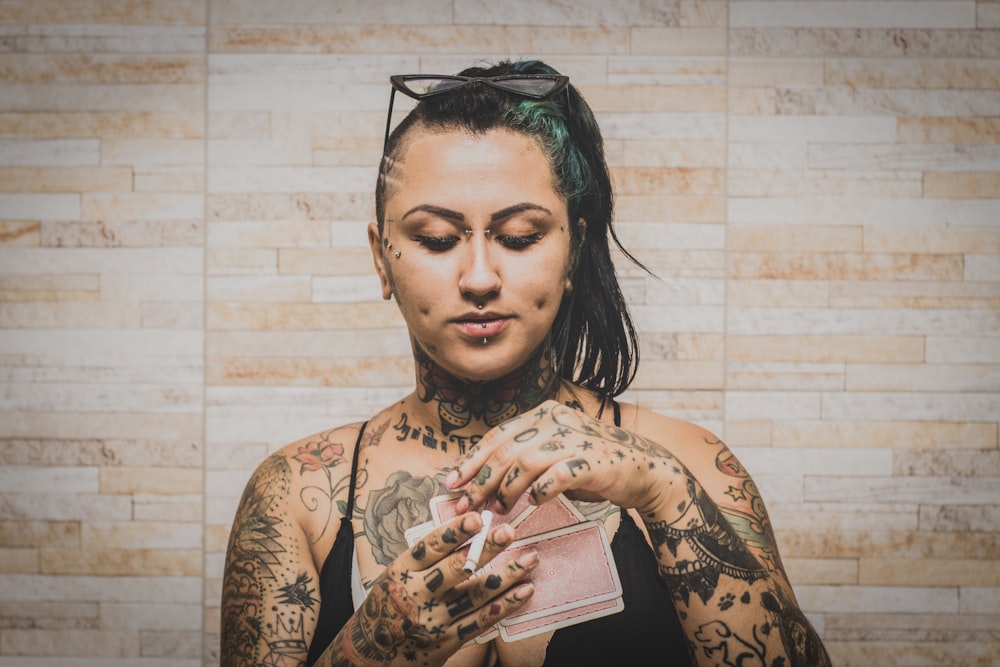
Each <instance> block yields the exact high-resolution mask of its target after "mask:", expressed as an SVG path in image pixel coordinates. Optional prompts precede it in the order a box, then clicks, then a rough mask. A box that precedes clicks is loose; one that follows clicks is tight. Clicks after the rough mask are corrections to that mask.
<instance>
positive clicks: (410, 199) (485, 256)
mask: <svg viewBox="0 0 1000 667" xmlns="http://www.w3.org/2000/svg"><path fill="white" fill-rule="evenodd" d="M390 177H391V183H390V185H389V187H388V190H387V192H388V198H387V200H386V207H385V218H386V219H385V223H384V225H383V233H382V235H381V237H380V235H379V233H378V229H377V227H376V225H375V224H374V223H373V224H372V225H370V226H369V242H370V244H371V249H372V254H373V256H374V260H375V269H376V271H377V272H378V275H379V277H380V279H381V281H382V293H383V297H384V298H387V299H388V298H390V297H391V295H393V294H394V295H395V297H396V301H397V303H398V305H399V308H400V311H401V312H402V314H403V318H404V319H405V320H406V324H407V327H408V328H409V331H410V335H411V336H412V337H413V338H414V339H415V340H416V342H417V343H418V344H419V345H420V346H421V348H423V350H424V351H425V352H426V353H427V354H428V355H429V356H430V357H431V359H433V360H434V361H435V362H436V363H437V364H438V365H439V366H441V367H442V368H443V369H444V370H445V371H447V372H449V373H451V374H452V375H454V376H456V377H459V378H462V379H465V380H473V381H482V380H489V379H495V378H498V377H500V376H502V375H505V374H507V373H510V372H511V371H514V370H516V369H517V368H519V367H520V366H521V365H523V364H524V363H525V362H526V361H527V359H528V358H529V356H530V355H531V354H532V353H533V352H535V351H536V350H537V349H538V347H539V346H540V345H541V344H542V343H543V342H544V341H545V338H546V336H547V335H548V333H549V330H550V329H551V327H552V323H553V320H554V319H555V316H556V312H557V311H558V309H559V304H560V302H561V301H562V297H563V294H564V293H565V292H566V290H567V289H570V288H571V287H570V283H569V279H568V274H569V266H570V245H571V243H570V225H569V221H568V219H567V211H566V202H565V201H564V200H563V198H562V197H561V196H559V194H557V193H556V191H555V189H554V188H553V176H552V170H551V168H550V167H549V164H548V161H547V160H546V158H545V155H544V153H543V152H542V150H541V149H540V148H539V147H538V145H537V144H536V143H535V142H534V140H532V139H530V138H528V137H526V136H524V135H522V134H517V133H513V132H509V131H506V130H493V131H490V132H488V133H486V134H485V135H482V136H478V137H476V136H472V135H471V134H468V133H466V132H462V131H453V132H429V131H423V130H417V131H416V132H415V133H414V134H413V135H412V136H411V137H410V139H409V141H408V144H407V146H406V148H405V149H404V151H403V153H402V156H401V158H400V159H399V160H398V161H397V162H396V165H395V166H394V168H393V170H392V172H391V174H390ZM387 244H391V247H388V246H387ZM397 254H398V257H397ZM484 340H485V343H484Z"/></svg>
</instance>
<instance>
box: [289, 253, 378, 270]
mask: <svg viewBox="0 0 1000 667" xmlns="http://www.w3.org/2000/svg"><path fill="white" fill-rule="evenodd" d="M277 266H278V273H279V274H286V275H288V274H303V275H310V276H324V275H330V276H338V275H354V276H357V275H368V274H373V271H374V269H373V264H372V255H371V252H370V251H369V250H368V249H366V248H279V249H278V263H277Z"/></svg>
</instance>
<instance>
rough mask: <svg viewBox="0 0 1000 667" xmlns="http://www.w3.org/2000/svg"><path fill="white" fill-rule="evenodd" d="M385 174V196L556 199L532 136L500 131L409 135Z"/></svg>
mask: <svg viewBox="0 0 1000 667" xmlns="http://www.w3.org/2000/svg"><path fill="white" fill-rule="evenodd" d="M401 148H402V150H400V151H399V154H398V155H399V159H397V160H396V162H395V163H394V165H393V167H392V169H391V170H390V172H389V174H388V176H389V181H388V183H387V185H388V187H387V191H386V194H387V196H388V198H389V199H390V200H391V199H393V198H396V197H397V196H399V197H404V198H407V199H409V198H411V197H432V198H438V197H447V198H451V197H458V196H461V195H465V196H468V195H469V194H473V193H476V194H478V196H479V197H480V198H487V197H501V198H502V197H503V196H505V195H506V196H511V197H515V198H519V199H524V198H525V197H528V196H530V197H534V198H545V199H548V200H551V199H553V198H555V199H560V200H561V199H562V198H561V197H560V196H559V195H558V193H557V191H556V190H557V189H556V187H555V178H554V175H553V171H552V167H551V165H550V163H549V160H548V157H547V156H546V154H545V152H544V151H543V150H542V147H541V145H540V144H539V142H538V141H537V140H535V139H534V138H532V137H530V136H527V135H524V134H521V133H517V132H511V131H509V130H504V129H496V130H490V131H488V132H485V133H482V134H473V133H471V132H468V131H465V130H449V131H432V130H427V129H420V130H416V131H414V132H413V134H412V136H410V137H409V138H408V140H407V141H406V142H405V145H404V146H402V147H401Z"/></svg>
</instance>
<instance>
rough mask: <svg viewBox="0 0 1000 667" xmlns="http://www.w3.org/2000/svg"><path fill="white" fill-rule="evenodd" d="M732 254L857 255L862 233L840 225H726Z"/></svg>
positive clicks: (856, 229) (727, 241)
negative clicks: (853, 253)
mask: <svg viewBox="0 0 1000 667" xmlns="http://www.w3.org/2000/svg"><path fill="white" fill-rule="evenodd" d="M726 247H727V248H728V249H729V250H730V251H733V252H771V253H774V252H845V253H846V252H860V251H861V250H862V249H863V229H862V228H861V227H849V226H843V225H827V226H823V225H796V226H788V225H728V226H727V227H726Z"/></svg>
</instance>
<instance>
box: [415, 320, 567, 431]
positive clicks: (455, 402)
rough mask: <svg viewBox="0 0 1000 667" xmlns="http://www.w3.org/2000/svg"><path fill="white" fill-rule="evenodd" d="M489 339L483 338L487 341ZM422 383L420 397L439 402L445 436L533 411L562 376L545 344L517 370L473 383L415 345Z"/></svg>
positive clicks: (551, 392)
mask: <svg viewBox="0 0 1000 667" xmlns="http://www.w3.org/2000/svg"><path fill="white" fill-rule="evenodd" d="M486 343H487V339H486V338H483V344H484V345H485V344H486ZM414 349H415V358H416V361H417V373H418V377H419V384H418V387H417V396H418V398H419V399H420V400H421V401H422V402H424V403H428V404H431V403H437V415H438V418H439V420H440V428H441V432H442V433H444V434H445V435H447V434H449V433H451V432H452V431H455V430H457V429H460V428H463V427H465V426H468V425H469V424H471V423H472V422H473V421H474V420H475V421H480V422H482V423H484V424H485V425H486V426H487V427H489V428H493V427H494V426H496V425H497V424H499V423H500V422H503V421H505V420H507V419H510V418H511V417H514V416H516V415H518V414H520V413H522V412H524V411H525V410H530V409H531V408H533V407H535V406H536V405H538V404H539V403H541V402H542V401H544V400H545V399H546V398H549V397H551V396H554V395H555V393H556V391H557V390H558V387H559V382H558V377H557V376H556V374H555V372H554V369H553V368H552V366H551V365H550V364H549V361H548V360H549V355H548V346H544V345H543V346H542V347H541V348H540V349H539V351H538V352H537V353H536V354H535V355H533V356H532V357H531V358H530V359H529V360H528V362H527V363H526V364H525V365H524V366H522V367H521V368H520V369H518V370H517V371H515V372H513V373H511V374H509V375H506V376H504V377H502V378H498V379H496V380H490V381H488V382H470V381H467V380H461V379H459V378H456V377H455V376H453V375H450V374H449V373H446V372H445V371H444V370H443V369H442V368H441V367H440V366H438V365H437V364H435V363H434V361H433V360H432V359H431V358H430V357H429V356H427V354H426V353H425V352H424V351H423V349H422V348H421V347H420V346H419V345H416V346H415V348H414Z"/></svg>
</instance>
